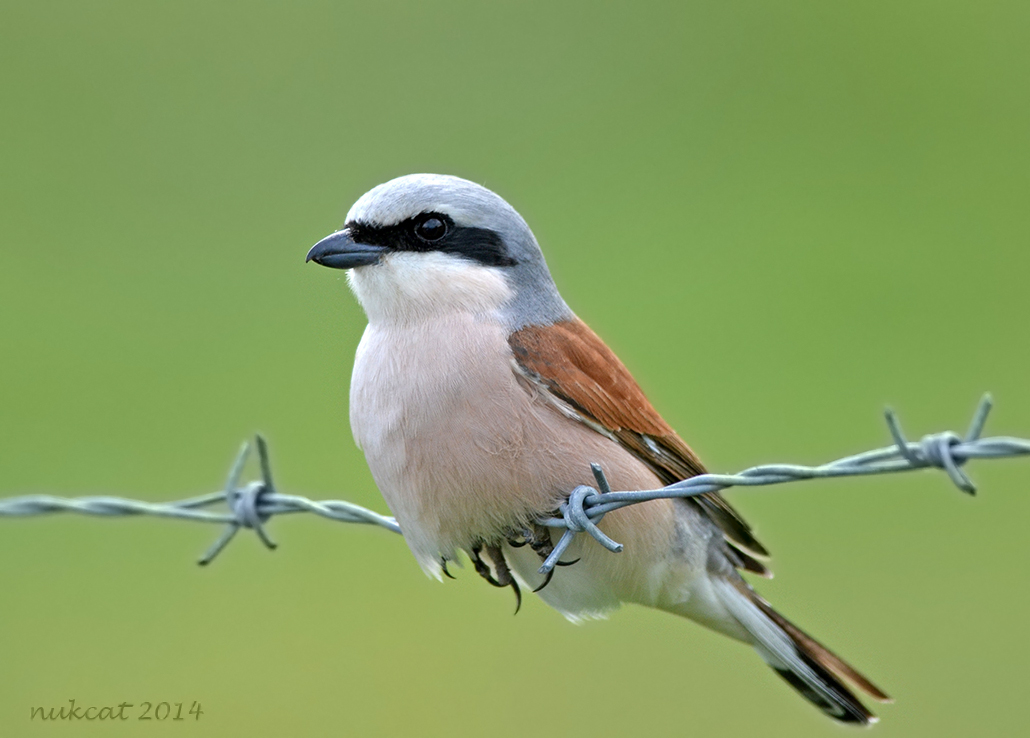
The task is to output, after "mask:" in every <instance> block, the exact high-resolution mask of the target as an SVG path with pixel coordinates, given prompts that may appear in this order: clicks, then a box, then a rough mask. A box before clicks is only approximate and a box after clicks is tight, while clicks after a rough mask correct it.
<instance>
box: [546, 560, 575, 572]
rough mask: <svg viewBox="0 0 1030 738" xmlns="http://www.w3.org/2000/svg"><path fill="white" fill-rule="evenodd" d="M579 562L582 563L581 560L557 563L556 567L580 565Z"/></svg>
mask: <svg viewBox="0 0 1030 738" xmlns="http://www.w3.org/2000/svg"><path fill="white" fill-rule="evenodd" d="M579 562H580V559H573V560H572V561H557V562H555V564H554V565H555V566H572V565H573V564H578V563H579ZM551 571H554V569H551Z"/></svg>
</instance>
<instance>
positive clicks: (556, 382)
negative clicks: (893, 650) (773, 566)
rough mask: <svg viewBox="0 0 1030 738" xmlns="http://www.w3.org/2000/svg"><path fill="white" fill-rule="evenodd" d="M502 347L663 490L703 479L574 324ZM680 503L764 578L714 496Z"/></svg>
mask: <svg viewBox="0 0 1030 738" xmlns="http://www.w3.org/2000/svg"><path fill="white" fill-rule="evenodd" d="M508 343H509V345H510V346H511V349H512V353H513V355H514V357H515V362H516V364H517V365H518V367H519V369H520V370H522V371H523V372H524V373H526V374H527V375H528V376H530V377H532V378H533V379H535V380H536V381H537V383H538V384H540V385H542V386H543V387H544V388H545V389H546V390H547V391H549V392H550V393H552V394H553V395H554V396H555V397H556V398H557V399H559V400H560V401H562V402H564V403H566V404H567V405H569V406H570V407H571V408H572V409H573V410H574V411H575V413H576V414H577V415H579V416H581V419H582V420H583V422H585V423H587V424H588V425H590V426H591V427H594V428H595V429H596V427H597V426H599V427H600V428H601V429H603V430H604V431H606V435H609V436H610V437H612V438H613V439H614V440H615V441H616V442H618V443H619V444H620V445H622V446H623V447H624V448H626V449H627V450H628V451H629V452H630V453H632V454H633V455H635V456H636V457H637V458H639V459H640V460H641V461H643V462H644V463H645V464H647V465H648V466H649V467H651V469H652V470H653V471H654V472H655V474H657V475H658V477H659V478H660V479H661V480H662V481H663V482H664V483H665V484H672V483H673V482H678V481H681V480H683V479H687V478H689V477H693V476H696V475H698V474H704V473H705V467H704V465H703V464H702V463H701V460H700V459H699V458H698V457H697V454H695V453H694V451H693V450H692V449H691V448H690V446H688V445H687V444H686V442H684V441H683V439H681V438H680V437H679V436H678V435H676V432H675V431H674V430H673V429H672V427H671V426H670V425H669V424H668V423H666V422H665V420H664V419H663V418H662V416H661V415H659V414H658V411H657V410H655V409H654V407H653V406H652V405H651V403H650V402H649V401H648V399H647V397H646V396H645V395H644V392H643V390H641V389H640V385H638V384H637V382H636V380H635V379H633V375H631V374H630V373H629V370H628V369H626V367H625V365H624V364H623V363H622V362H621V361H619V358H618V357H617V356H616V355H615V353H614V352H613V351H612V350H611V349H609V348H608V347H607V346H606V345H605V344H604V342H603V341H602V340H601V339H600V338H598V336H597V334H595V333H594V332H593V331H592V330H590V328H589V326H587V324H586V323H584V322H583V321H581V320H580V319H579V318H574V319H573V320H567V321H562V322H560V323H554V324H552V325H549V326H529V327H526V328H522V329H521V330H518V331H515V332H514V333H512V334H511V336H510V337H509V338H508ZM686 502H688V503H692V504H694V505H697V506H698V507H699V508H700V509H701V510H702V511H703V512H704V513H705V514H706V515H707V516H708V517H709V518H710V519H711V520H712V522H714V523H715V524H716V525H717V526H719V528H720V529H721V530H722V532H723V535H724V536H725V538H726V540H727V543H728V544H730V545H731V546H732V547H734V548H735V549H737V550H738V553H740V554H743V555H740V556H738V557H737V558H738V559H739V560H740V561H741V565H742V567H743V568H745V569H749V570H751V571H755V572H757V573H760V574H768V570H767V569H766V568H765V566H764V565H762V564H761V563H760V562H758V561H755V559H754V558H752V557H753V556H757V557H767V556H768V555H769V552H768V551H767V550H766V548H765V547H764V546H763V545H762V544H761V543H759V542H758V540H757V539H756V538H755V536H754V534H753V533H752V531H751V526H749V525H748V524H747V523H746V522H745V521H744V519H743V518H742V517H741V516H740V514H739V513H738V512H737V511H736V510H734V509H733V507H731V506H730V504H729V503H728V502H726V500H725V499H723V497H722V495H720V494H718V493H709V494H705V495H700V496H698V497H692V498H689V499H688V500H687V501H686Z"/></svg>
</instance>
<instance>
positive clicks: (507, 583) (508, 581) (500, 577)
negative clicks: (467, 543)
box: [469, 543, 522, 614]
mask: <svg viewBox="0 0 1030 738" xmlns="http://www.w3.org/2000/svg"><path fill="white" fill-rule="evenodd" d="M483 553H485V554H486V557H487V558H488V559H489V560H490V563H491V564H493V566H494V571H496V572H497V576H496V578H495V577H494V572H493V571H491V570H490V565H489V564H487V563H486V562H485V561H483V557H482V554H483ZM469 555H470V558H471V559H472V565H473V566H474V567H475V569H476V573H477V574H479V576H481V577H483V579H485V580H486V581H488V582H489V583H490V584H492V585H493V586H494V587H511V588H512V591H514V592H515V613H516V614H518V611H519V609H520V608H521V607H522V590H520V589H519V583H518V582H516V581H515V577H513V576H512V574H511V569H509V568H508V562H507V561H505V560H504V553H503V552H502V551H501V547H500V546H499V545H497V544H495V543H494V544H490V545H485V544H483V543H477V544H476V545H474V546H473V547H472V549H471V551H470V552H469Z"/></svg>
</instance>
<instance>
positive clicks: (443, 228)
mask: <svg viewBox="0 0 1030 738" xmlns="http://www.w3.org/2000/svg"><path fill="white" fill-rule="evenodd" d="M446 234H447V224H446V223H444V222H443V221H442V220H440V219H439V218H426V219H425V220H423V221H422V222H421V223H419V224H418V225H416V226H415V235H416V236H418V237H419V238H421V239H422V240H423V241H439V240H440V239H441V238H443V237H444V236H445V235H446Z"/></svg>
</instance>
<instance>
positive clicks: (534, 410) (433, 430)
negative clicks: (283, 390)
mask: <svg viewBox="0 0 1030 738" xmlns="http://www.w3.org/2000/svg"><path fill="white" fill-rule="evenodd" d="M306 260H307V261H309V262H312V261H313V262H315V263H317V264H320V265H322V266H325V267H330V268H333V269H343V270H347V281H348V283H349V285H350V288H351V290H352V291H353V293H354V295H355V296H356V298H357V301H358V302H359V303H360V305H361V307H362V309H363V310H364V312H365V314H366V316H367V319H368V324H367V326H366V328H365V331H364V334H363V335H362V338H361V340H360V342H359V344H358V346H357V351H356V354H355V359H354V365H353V371H352V375H351V383H350V399H349V412H350V425H351V430H352V433H353V435H354V439H355V441H356V442H357V444H358V446H359V447H360V448H361V450H362V451H363V452H364V455H365V459H366V461H367V463H368V466H369V469H370V470H371V473H372V476H373V479H374V480H375V483H376V485H377V486H378V488H379V490H380V492H381V493H382V495H383V498H384V499H385V501H386V504H387V505H388V506H389V508H390V510H391V512H392V513H393V515H394V516H395V518H396V519H397V522H398V524H399V526H400V528H401V531H402V533H403V535H404V538H405V540H406V542H407V544H408V546H409V548H410V549H411V552H412V553H413V554H414V557H415V559H416V560H417V561H418V563H419V565H420V566H421V567H422V569H423V570H424V571H425V572H426V573H427V574H428V575H430V576H432V577H435V578H437V579H441V580H442V578H443V576H451V573H450V571H449V569H448V563H449V562H450V563H455V565H461V563H462V558H461V557H462V555H463V554H464V556H467V557H468V559H469V561H471V562H472V564H473V565H474V568H475V571H476V572H477V573H479V574H480V575H482V576H483V578H484V579H486V580H487V581H488V582H490V583H491V584H493V585H495V586H499V587H511V588H513V589H514V590H515V592H516V596H517V597H518V598H519V602H521V595H520V586H522V587H527V588H530V589H533V590H534V591H537V593H538V595H539V596H540V597H541V598H542V599H543V600H544V602H545V603H547V604H548V605H550V606H551V607H553V608H554V609H556V610H557V611H559V612H560V613H562V614H563V615H564V616H565V617H567V618H568V619H570V620H572V621H574V622H578V621H582V620H586V619H593V618H603V617H606V616H607V615H608V614H610V613H611V612H612V611H614V610H615V609H617V608H618V607H619V606H620V604H621V603H637V604H641V605H645V606H648V607H652V608H657V609H659V610H663V611H666V612H669V613H673V614H675V615H678V616H682V617H684V618H687V619H690V620H694V621H696V622H698V623H700V624H701V625H704V626H706V627H708V628H711V629H712V630H715V631H717V632H719V633H722V634H724V635H727V636H729V637H730V638H732V639H735V640H737V641H742V642H744V643H745V644H748V645H750V646H752V647H753V648H754V649H755V651H757V652H758V654H759V656H761V658H762V659H763V660H764V661H765V662H766V663H767V664H768V665H769V666H770V667H771V668H772V669H773V670H774V671H775V672H776V673H777V674H779V675H780V676H781V677H782V678H783V679H784V680H785V681H786V682H787V683H788V684H789V685H790V686H791V687H793V688H794V689H795V690H797V692H799V693H800V694H801V695H802V696H803V697H805V698H806V699H807V700H809V701H810V702H811V703H813V704H814V705H815V706H817V707H818V708H819V709H820V710H822V711H823V712H824V713H826V714H827V715H829V716H830V717H831V718H834V719H835V720H838V721H840V722H844V723H852V724H859V725H868V724H871V723H873V722H875V721H876V720H877V718H876V716H875V715H874V714H873V713H872V712H871V711H870V710H869V709H868V708H867V707H866V706H865V705H864V704H863V702H862V701H861V700H860V699H859V698H858V697H856V695H855V693H854V692H853V691H852V690H853V689H857V690H858V691H861V692H864V693H865V694H866V695H868V696H869V697H871V698H872V699H874V700H878V701H883V702H889V701H890V698H889V697H888V696H887V694H886V693H884V692H883V691H882V690H881V689H879V688H878V687H877V686H875V685H874V684H873V683H872V682H871V681H870V680H869V679H867V678H866V677H864V676H862V674H860V673H859V672H858V671H856V670H855V669H854V668H852V667H851V666H850V665H848V664H847V663H846V662H845V661H844V660H842V659H841V658H839V657H838V656H837V655H835V654H834V653H833V652H832V651H830V650H829V649H828V648H826V647H825V646H823V645H822V644H821V643H819V642H818V641H817V640H815V639H814V638H812V637H811V636H809V635H808V634H807V633H805V632H804V631H803V630H801V629H800V628H799V627H797V626H796V625H794V624H793V623H791V622H790V621H789V620H787V619H786V618H785V617H783V616H782V615H781V614H779V613H778V612H777V611H776V610H774V609H773V607H772V606H771V605H770V604H769V603H768V602H767V601H766V600H765V599H763V598H762V597H761V596H760V595H759V594H758V593H757V592H756V591H755V589H754V588H753V587H752V585H751V584H750V583H749V582H748V581H747V580H745V578H744V577H743V576H742V574H741V572H751V573H752V574H756V575H759V576H764V577H768V576H770V571H769V568H768V565H767V563H766V562H767V560H768V557H769V552H768V550H767V549H766V548H765V547H764V546H763V545H762V544H761V543H759V541H758V540H757V538H756V537H755V534H754V531H753V530H752V528H751V526H750V525H748V523H747V522H745V521H744V519H743V518H742V517H741V515H740V514H739V513H738V512H737V511H736V510H735V509H734V508H733V507H732V506H731V505H730V504H729V503H728V502H727V501H726V500H725V499H724V498H723V497H722V496H721V495H719V494H718V493H709V494H705V495H701V496H698V497H690V498H685V499H656V500H652V501H648V502H644V503H641V504H635V505H630V506H628V507H625V508H622V509H619V510H616V511H614V512H611V513H609V514H608V515H607V516H605V517H604V519H603V520H602V521H601V523H600V527H601V529H602V530H603V531H604V532H605V533H606V534H607V535H609V536H610V537H611V538H613V539H615V540H617V541H620V542H622V543H623V544H624V550H623V552H622V553H619V554H617V555H616V554H613V553H611V552H609V551H607V550H606V549H604V548H602V547H601V546H599V545H597V544H596V543H594V542H593V541H592V540H590V539H588V538H587V537H586V536H576V540H575V541H574V543H573V545H572V546H571V547H570V548H569V549H568V550H567V551H566V552H565V554H564V560H562V561H561V562H560V563H561V567H560V569H558V570H557V571H556V573H555V570H552V574H553V577H552V576H551V575H542V574H540V573H539V572H538V569H539V567H540V563H541V560H542V559H543V558H545V557H546V556H548V555H549V554H550V553H551V552H552V550H553V548H554V544H555V542H556V537H557V533H552V531H551V529H549V528H545V527H543V526H541V525H540V524H539V523H538V522H537V521H538V520H540V519H542V518H544V517H547V516H548V515H553V514H554V511H556V510H557V509H558V508H559V506H560V505H561V504H562V502H563V501H564V500H565V499H566V498H567V497H568V495H569V494H570V492H571V491H572V490H574V489H575V488H576V487H578V486H580V485H592V484H593V483H594V482H593V479H594V477H593V476H592V472H591V464H598V465H600V467H601V468H602V469H603V471H604V473H605V475H606V477H607V479H608V480H609V483H610V485H611V488H612V489H617V490H649V489H656V488H660V487H663V486H665V485H668V484H671V483H673V482H677V481H680V480H683V479H687V478H689V477H692V476H695V475H698V474H704V473H705V467H704V466H703V465H702V463H701V461H700V459H699V458H698V457H697V455H696V454H695V453H694V451H693V450H692V449H691V448H690V446H688V445H687V444H686V442H684V441H683V440H682V439H681V438H680V437H679V436H678V435H677V434H676V432H675V431H674V430H673V429H672V427H671V426H670V425H669V424H668V423H667V422H666V421H665V420H664V419H663V418H662V416H661V415H659V413H658V412H657V410H655V408H654V407H653V406H652V405H651V403H650V402H649V401H648V399H647V397H646V396H645V394H644V392H643V390H642V389H641V387H640V385H639V384H638V383H637V382H636V380H635V379H634V378H633V376H632V375H631V374H630V372H629V370H628V369H627V368H626V366H625V365H624V364H623V363H622V362H621V361H620V360H619V358H618V357H617V356H616V355H615V353H614V352H613V351H612V350H611V349H610V348H608V346H607V345H606V344H605V343H604V342H603V341H602V340H601V339H600V338H599V337H598V336H597V334H596V333H594V331H592V330H591V329H590V328H589V327H588V326H587V324H586V323H584V322H583V321H582V320H581V319H580V318H578V317H577V316H576V314H575V313H573V311H572V310H571V309H570V308H569V306H568V305H567V304H566V302H565V300H564V299H563V298H562V296H561V294H560V293H559V291H558V288H557V286H556V285H555V282H554V279H553V278H552V276H551V273H550V270H549V269H548V266H547V263H546V261H545V259H544V255H543V252H542V251H541V249H540V246H539V244H538V242H537V239H536V237H535V236H534V235H533V232H532V231H531V230H530V228H529V225H528V224H527V223H526V221H525V220H524V219H523V218H522V216H521V215H519V213H518V212H517V211H516V210H515V209H514V208H513V207H512V206H511V205H509V204H508V202H507V201H505V200H504V199H502V198H501V197H500V196H499V195H497V194H495V193H494V192H493V191H491V190H489V189H487V188H486V187H484V186H482V185H479V184H476V183H474V182H472V181H469V180H466V179H462V178H460V177H455V176H450V175H440V174H410V175H406V176H401V177H397V178H395V179H392V180H390V181H388V182H385V183H383V184H380V185H378V186H376V187H374V188H373V189H371V190H369V191H368V192H366V193H365V194H364V195H362V196H361V197H360V198H359V199H358V200H357V201H356V202H355V203H354V205H353V206H352V207H351V208H350V211H349V212H348V213H347V216H346V218H345V222H344V225H343V227H342V228H340V229H339V230H337V231H335V232H333V233H331V234H330V235H329V236H327V237H326V238H324V239H322V240H320V241H318V243H316V244H315V245H314V246H313V247H312V248H311V249H310V250H309V251H308V253H307V259H306ZM580 539H582V540H580ZM452 578H453V577H452ZM849 684H850V685H852V686H849Z"/></svg>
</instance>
